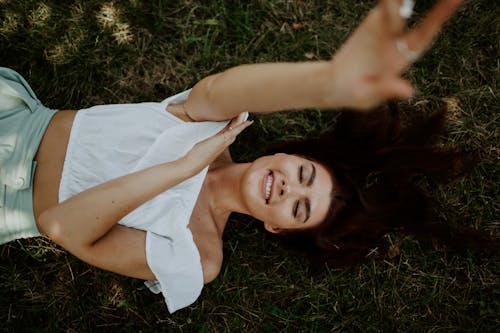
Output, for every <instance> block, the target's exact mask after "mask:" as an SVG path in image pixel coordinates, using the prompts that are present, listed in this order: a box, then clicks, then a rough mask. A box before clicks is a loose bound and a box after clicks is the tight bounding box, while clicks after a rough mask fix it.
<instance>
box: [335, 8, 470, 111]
mask: <svg viewBox="0 0 500 333" xmlns="http://www.w3.org/2000/svg"><path fill="white" fill-rule="evenodd" d="M461 2H462V0H440V1H439V2H438V3H437V4H436V5H435V6H434V8H432V10H431V11H430V12H429V13H428V14H427V16H426V17H425V18H424V19H423V20H422V21H421V22H420V24H419V25H418V26H417V27H416V28H413V29H411V30H407V29H406V18H405V17H403V16H407V15H405V14H411V7H409V6H408V4H409V3H411V1H407V0H380V1H379V3H378V5H377V6H376V7H375V8H374V9H373V10H371V11H370V13H369V14H368V16H367V17H366V18H365V19H364V20H363V22H362V23H361V25H360V26H359V27H358V28H357V29H356V30H355V31H354V33H353V34H352V35H351V36H350V37H349V39H348V40H347V41H346V43H345V44H344V45H343V46H342V47H341V49H340V50H339V51H338V52H337V53H336V54H335V56H334V57H333V59H332V60H331V64H332V70H333V71H334V73H335V75H333V77H334V78H335V79H334V82H333V83H332V84H333V89H332V91H334V96H332V98H334V99H335V103H337V104H338V105H342V107H347V108H355V109H369V108H373V107H374V106H376V105H378V104H379V103H381V102H383V101H385V100H388V99H405V98H409V97H410V96H411V95H412V92H413V88H412V86H411V84H410V83H409V82H408V81H406V80H405V79H403V78H402V77H401V74H402V73H403V72H404V71H405V70H406V69H407V68H408V67H409V66H410V65H411V64H412V62H414V61H415V60H416V59H417V58H418V57H419V56H421V55H422V54H423V53H424V52H425V51H426V50H427V49H428V48H429V47H430V46H431V44H432V42H433V41H434V39H435V37H436V36H437V35H438V33H439V31H440V29H441V27H442V26H443V24H444V23H445V22H446V21H447V20H448V18H449V17H450V16H451V15H452V14H453V13H454V12H455V10H456V9H457V8H458V6H459V5H460V4H461ZM401 9H402V10H401ZM408 9H410V10H409V11H408ZM405 11H406V13H405ZM401 14H403V16H402V15H401ZM408 16H409V15H408Z"/></svg>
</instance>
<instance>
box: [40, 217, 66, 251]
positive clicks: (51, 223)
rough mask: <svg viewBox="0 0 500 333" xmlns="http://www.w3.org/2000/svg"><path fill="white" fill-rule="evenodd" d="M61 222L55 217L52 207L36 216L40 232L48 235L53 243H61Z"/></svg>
mask: <svg viewBox="0 0 500 333" xmlns="http://www.w3.org/2000/svg"><path fill="white" fill-rule="evenodd" d="M61 225H62V224H61V222H60V221H59V219H58V218H56V217H55V215H54V212H53V208H49V209H47V210H45V211H43V212H42V213H41V214H40V215H39V216H38V218H37V226H38V230H39V231H40V233H42V234H43V235H45V236H47V237H49V238H50V239H51V240H52V241H54V242H55V243H57V244H59V245H62V242H63V239H62V238H63V237H62V234H63V233H62V228H61Z"/></svg>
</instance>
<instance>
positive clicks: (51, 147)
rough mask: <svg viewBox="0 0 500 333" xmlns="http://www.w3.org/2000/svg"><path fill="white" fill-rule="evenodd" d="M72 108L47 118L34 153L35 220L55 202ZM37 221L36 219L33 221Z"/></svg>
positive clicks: (69, 128)
mask: <svg viewBox="0 0 500 333" xmlns="http://www.w3.org/2000/svg"><path fill="white" fill-rule="evenodd" d="M76 112H77V111H75V110H61V111H59V112H57V113H56V114H55V115H54V116H53V117H52V119H51V121H50V123H49V126H48V127H47V130H46V131H45V134H44V136H43V138H42V142H41V143H40V145H39V147H38V151H37V153H36V155H35V160H36V162H37V167H36V171H35V177H34V180H33V209H34V214H35V220H38V216H40V214H41V213H42V212H43V211H44V210H46V209H48V208H49V207H51V206H54V205H57V204H58V202H59V200H58V195H59V184H60V182H61V174H62V170H63V166H64V158H65V156H66V148H67V147H68V141H69V135H70V132H71V126H72V125H73V120H74V118H75V115H76ZM37 223H38V222H37Z"/></svg>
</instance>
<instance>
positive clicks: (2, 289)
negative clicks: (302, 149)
mask: <svg viewBox="0 0 500 333" xmlns="http://www.w3.org/2000/svg"><path fill="white" fill-rule="evenodd" d="M432 3H434V1H418V3H417V6H416V11H417V15H416V18H417V19H418V17H419V16H421V15H422V14H423V13H425V11H426V10H427V9H428V8H430V6H431V5H432ZM373 4H374V2H373V1H355V0H338V1H330V0H329V1H326V0H325V1H321V0H315V1H303V0H300V1H299V0H297V1H293V0H273V1H264V0H258V1H257V0H256V1H200V0H184V1H181V0H177V1H175V0H157V1H138V0H129V1H100V0H88V1H54V0H53V1H34V0H33V1H31V0H0V66H6V67H10V68H13V69H15V70H16V71H18V72H19V73H21V74H22V75H23V76H24V77H25V78H26V79H27V81H28V82H29V83H30V84H31V86H32V87H33V89H34V90H35V92H36V93H37V95H38V97H39V98H40V99H41V100H42V101H43V102H44V103H45V105H47V106H48V107H51V108H58V109H59V108H60V109H63V108H66V109H78V108H84V107H89V106H92V105H96V104H109V103H129V102H142V101H159V100H162V99H164V98H166V97H168V96H170V95H172V94H174V93H176V92H179V91H182V90H184V89H187V88H189V87H191V86H192V85H193V84H194V83H196V82H197V81H198V80H199V79H201V78H203V77H205V76H206V75H209V74H213V73H217V72H220V71H222V70H225V69H227V68H229V67H232V66H235V65H238V64H242V63H255V62H267V61H306V60H316V59H323V60H326V59H328V58H329V57H330V56H331V55H332V54H334V53H335V51H336V50H337V49H338V48H339V47H340V45H341V44H342V42H343V41H344V40H345V39H346V37H347V36H348V35H349V34H350V32H352V31H353V29H354V28H355V26H356V24H357V23H358V22H359V21H360V20H361V18H362V17H363V16H364V15H365V14H366V12H367V11H368V10H369V8H371V7H372V6H373ZM499 17H500V2H498V1H491V0H476V1H468V2H467V3H466V4H465V5H464V6H463V7H462V8H461V9H460V10H459V12H458V13H457V14H456V15H455V16H454V18H453V19H452V21H451V22H450V23H449V24H448V25H447V26H446V28H445V30H444V33H443V35H442V36H441V37H440V38H439V39H438V40H437V42H436V44H435V45H434V47H433V48H432V49H431V50H430V51H429V52H428V53H427V54H426V55H425V57H423V59H421V60H419V61H418V62H417V63H416V64H415V66H414V67H413V68H412V69H411V70H410V71H409V72H408V73H407V76H408V78H409V79H410V80H411V81H412V82H413V83H414V84H415V86H416V87H417V89H418V93H417V94H416V96H415V97H414V98H412V99H411V100H409V101H404V102H401V106H402V107H404V108H412V109H413V110H415V111H414V112H422V113H424V112H428V111H430V110H434V109H436V108H438V107H439V105H440V104H442V103H446V104H447V105H448V106H449V109H450V111H451V112H450V115H449V122H448V125H447V126H446V130H445V133H443V135H442V136H441V137H440V142H441V143H442V144H443V145H455V146H461V147H466V148H468V149H478V150H479V151H480V155H481V160H480V162H479V163H478V165H477V166H476V167H475V168H474V169H473V170H472V172H471V173H470V174H469V175H467V176H466V177H465V178H463V179H460V180H457V181H454V182H452V183H451V184H448V185H436V184H433V183H432V182H426V181H423V182H422V186H423V187H424V189H425V190H426V191H427V193H428V195H429V196H431V197H432V198H434V202H435V204H434V210H435V212H436V216H437V218H438V219H440V220H441V221H443V222H446V223H459V224H464V225H469V226H473V227H475V228H478V229H481V230H483V231H484V232H487V233H491V234H494V235H498V234H499V233H500V230H499V229H500V223H499V211H500V201H499V197H500V195H499V184H500V182H499V180H500V179H499V178H500V177H499V176H500V173H499V171H500V167H499V163H498V162H499V156H500V155H499V152H500V150H499V149H500V148H499V142H500V140H499V139H500V138H499V137H500V130H499V126H498V125H499V119H498V118H499V113H498V111H499V104H500V103H499V99H498V97H499V94H500V90H499V79H500V18H499ZM337 116H338V112H334V111H329V112H320V111H318V110H304V111H296V112H288V113H279V114H273V115H262V116H252V118H253V119H254V120H255V124H254V125H253V126H251V127H250V128H249V129H248V130H247V131H245V133H243V134H242V135H241V137H240V139H239V140H238V141H237V143H235V144H234V145H233V149H232V151H233V156H234V157H235V159H236V160H238V161H245V160H250V159H252V158H253V157H255V156H257V155H258V154H259V153H260V152H261V150H262V149H263V148H265V147H266V146H267V145H268V144H270V143H274V142H278V141H280V140H282V139H296V138H301V137H305V136H314V135H317V134H320V133H322V132H324V131H326V130H327V129H329V128H330V127H331V126H333V125H334V124H335V122H336V119H337ZM224 239H225V243H224V264H223V267H222V271H221V274H220V275H219V277H218V278H217V279H216V280H215V281H214V282H212V283H211V284H209V285H207V286H206V287H205V288H204V290H203V292H202V294H201V296H200V298H199V299H198V301H197V302H196V303H194V304H193V305H192V306H190V307H188V308H186V309H183V310H180V311H178V312H176V313H174V314H172V315H171V314H169V313H168V311H167V309H166V306H165V304H164V302H163V299H162V297H161V296H160V295H154V294H151V293H150V292H149V291H148V290H147V289H146V288H145V287H144V286H143V283H142V281H140V280H136V279H131V278H126V277H122V276H118V275H115V274H112V273H108V272H104V271H102V270H99V269H97V268H94V267H91V266H88V265H86V264H85V263H83V262H81V261H80V260H78V259H76V258H75V257H73V256H72V255H70V254H68V253H67V252H65V251H64V250H62V249H61V248H60V247H58V246H56V245H54V244H53V243H52V242H50V241H49V240H47V239H44V238H38V239H29V240H22V241H16V242H11V243H9V244H6V245H1V246H0V323H1V324H0V331H5V332H99V331H103V332H113V331H119V332H156V331H158V332H163V331H172V332H330V331H334V332H398V331H400V332H499V331H500V317H499V313H500V261H499V257H498V255H497V256H485V255H482V254H477V253H476V254H475V253H464V254H456V253H453V252H449V251H445V250H443V249H442V248H440V247H438V248H433V247H432V246H429V245H428V244H421V243H419V242H417V241H415V240H414V239H413V238H411V237H401V236H399V235H390V236H389V242H391V243H392V244H393V248H394V249H395V250H396V251H395V252H394V253H395V255H394V256H391V257H392V258H387V259H385V260H373V259H372V258H368V259H367V260H366V261H365V262H363V263H362V264H360V265H357V266H355V267H353V268H350V269H347V270H335V269H326V270H325V271H324V272H321V273H319V274H312V273H311V272H309V271H308V269H307V262H306V259H305V257H304V256H303V255H302V254H300V253H298V252H294V251H290V250H288V249H286V248H284V247H283V246H282V245H281V243H279V242H277V241H276V240H275V239H274V238H272V237H269V236H268V235H266V234H265V233H264V231H263V229H262V228H261V226H260V223H258V222H256V221H254V220H252V219H251V218H249V217H246V216H241V215H233V216H231V218H230V223H229V224H228V227H227V229H226V232H225V234H224ZM374 251H375V250H374Z"/></svg>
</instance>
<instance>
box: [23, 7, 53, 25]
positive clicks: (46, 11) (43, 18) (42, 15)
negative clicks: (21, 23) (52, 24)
mask: <svg viewBox="0 0 500 333" xmlns="http://www.w3.org/2000/svg"><path fill="white" fill-rule="evenodd" d="M50 15H51V8H50V7H49V6H48V5H47V4H45V3H41V4H39V5H38V6H37V7H36V8H35V9H34V10H32V11H31V13H30V14H29V17H28V21H29V22H30V24H32V25H33V26H35V27H42V26H43V25H45V24H47V21H48V19H49V18H50Z"/></svg>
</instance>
